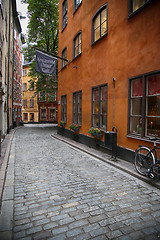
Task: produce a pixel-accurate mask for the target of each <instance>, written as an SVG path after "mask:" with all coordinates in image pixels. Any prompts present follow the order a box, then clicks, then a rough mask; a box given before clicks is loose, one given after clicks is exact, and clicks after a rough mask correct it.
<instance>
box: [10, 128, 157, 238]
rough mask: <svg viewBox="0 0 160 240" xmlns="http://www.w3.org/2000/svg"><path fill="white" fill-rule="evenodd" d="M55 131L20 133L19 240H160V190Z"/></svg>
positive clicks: (17, 139)
mask: <svg viewBox="0 0 160 240" xmlns="http://www.w3.org/2000/svg"><path fill="white" fill-rule="evenodd" d="M53 133H55V134H56V128H55V129H54V128H49V127H48V128H38V127H37V128H35V127H23V128H20V129H18V130H17V131H16V133H15V136H14V139H13V143H12V151H13V148H14V149H15V179H14V185H15V190H14V229H13V236H14V239H25V240H30V239H34V240H38V239H50V240H51V239H52V240H63V239H76V240H80V239H82V240H85V239H92V240H94V239H95V240H101V239H116V240H120V239H123V240H130V239H131V240H132V239H133V240H135V239H137V240H139V239H146V240H149V239H152V240H153V239H160V191H159V190H158V189H156V188H155V187H151V186H150V185H148V184H147V183H144V182H142V181H140V180H138V179H136V178H134V177H132V176H130V175H128V174H127V173H124V172H122V171H121V170H118V169H116V168H114V167H112V166H110V165H109V164H107V163H104V162H102V161H100V160H98V159H96V158H94V157H92V156H90V155H89V154H87V153H84V152H82V151H80V150H77V149H76V148H73V147H71V146H69V145H68V144H66V143H64V142H61V141H59V140H57V139H55V138H53V137H51V134H53Z"/></svg>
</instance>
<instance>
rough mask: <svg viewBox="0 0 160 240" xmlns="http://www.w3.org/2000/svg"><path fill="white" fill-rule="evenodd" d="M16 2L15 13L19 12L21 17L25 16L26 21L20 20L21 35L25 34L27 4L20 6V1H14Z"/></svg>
mask: <svg viewBox="0 0 160 240" xmlns="http://www.w3.org/2000/svg"><path fill="white" fill-rule="evenodd" d="M16 2H17V12H21V13H22V16H25V17H26V19H21V20H20V23H21V28H22V33H23V34H27V25H28V18H27V4H24V3H23V4H22V3H21V0H16Z"/></svg>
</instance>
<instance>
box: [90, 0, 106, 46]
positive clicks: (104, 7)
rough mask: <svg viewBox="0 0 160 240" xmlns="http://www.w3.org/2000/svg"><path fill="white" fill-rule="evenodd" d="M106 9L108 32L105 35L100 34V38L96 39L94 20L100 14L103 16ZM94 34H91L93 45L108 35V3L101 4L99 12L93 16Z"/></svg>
mask: <svg viewBox="0 0 160 240" xmlns="http://www.w3.org/2000/svg"><path fill="white" fill-rule="evenodd" d="M104 9H106V27H107V29H106V33H105V34H104V35H103V36H100V38H98V39H97V40H94V20H95V19H96V18H97V16H98V15H100V16H101V13H102V11H103V10H104ZM101 25H102V23H101V18H100V25H99V26H100V32H101ZM91 32H92V36H91V42H92V45H94V44H95V43H97V42H99V41H100V40H101V39H103V38H105V37H106V36H107V35H108V3H106V4H104V5H103V6H101V7H100V8H99V9H98V10H97V12H96V13H95V14H94V16H93V18H92V31H91Z"/></svg>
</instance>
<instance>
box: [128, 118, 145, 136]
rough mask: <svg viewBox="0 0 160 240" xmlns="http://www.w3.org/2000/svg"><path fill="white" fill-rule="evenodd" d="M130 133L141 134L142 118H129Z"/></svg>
mask: <svg viewBox="0 0 160 240" xmlns="http://www.w3.org/2000/svg"><path fill="white" fill-rule="evenodd" d="M130 120H131V121H130V133H133V134H141V131H142V118H141V117H131V119H130Z"/></svg>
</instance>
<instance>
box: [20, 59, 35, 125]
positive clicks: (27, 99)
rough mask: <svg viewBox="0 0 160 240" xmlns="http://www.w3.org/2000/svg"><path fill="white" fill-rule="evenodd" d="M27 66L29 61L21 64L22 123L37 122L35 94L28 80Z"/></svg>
mask: <svg viewBox="0 0 160 240" xmlns="http://www.w3.org/2000/svg"><path fill="white" fill-rule="evenodd" d="M29 68H30V63H27V64H23V101H22V120H23V122H24V123H32V122H39V119H38V104H37V95H35V91H34V87H33V86H31V84H30V82H29V81H30V77H28V73H29Z"/></svg>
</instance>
